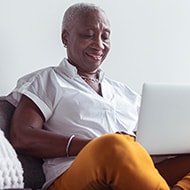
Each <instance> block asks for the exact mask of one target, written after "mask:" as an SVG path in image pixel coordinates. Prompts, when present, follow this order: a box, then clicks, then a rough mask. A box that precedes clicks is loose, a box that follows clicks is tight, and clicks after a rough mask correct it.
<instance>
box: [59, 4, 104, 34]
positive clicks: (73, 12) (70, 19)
mask: <svg viewBox="0 0 190 190" xmlns="http://www.w3.org/2000/svg"><path fill="white" fill-rule="evenodd" d="M94 10H96V11H101V12H103V13H105V12H104V10H103V9H101V8H100V7H98V6H96V5H94V4H92V3H76V4H74V5H72V6H70V7H69V8H68V9H67V10H66V12H65V14H64V16H63V21H62V32H63V31H64V30H69V29H70V28H71V27H72V24H73V23H74V21H75V20H76V18H77V17H78V16H79V15H81V13H86V12H89V11H94Z"/></svg>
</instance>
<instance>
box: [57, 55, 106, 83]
mask: <svg viewBox="0 0 190 190" xmlns="http://www.w3.org/2000/svg"><path fill="white" fill-rule="evenodd" d="M55 70H56V72H58V73H59V74H61V75H64V76H65V75H66V76H67V77H69V78H71V79H75V78H78V77H79V75H78V73H77V68H76V67H75V66H74V65H72V64H70V63H69V62H68V60H67V59H66V58H64V59H63V60H62V61H61V63H60V64H59V66H58V67H56V68H55ZM103 78H104V72H103V71H102V70H101V69H99V81H100V82H102V80H103Z"/></svg>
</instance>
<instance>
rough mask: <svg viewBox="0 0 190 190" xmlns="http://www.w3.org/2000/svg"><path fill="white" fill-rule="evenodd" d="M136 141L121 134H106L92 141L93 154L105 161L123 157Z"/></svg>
mask: <svg viewBox="0 0 190 190" xmlns="http://www.w3.org/2000/svg"><path fill="white" fill-rule="evenodd" d="M133 142H134V141H133V140H132V139H130V138H129V139H128V138H126V137H125V136H124V135H119V134H106V135H103V136H101V137H99V138H97V139H95V140H94V141H92V144H91V146H92V147H91V148H92V150H93V151H92V152H93V153H94V154H96V155H101V156H102V157H104V158H105V159H106V158H108V159H110V158H118V157H122V156H123V154H124V152H125V151H127V150H130V149H131V146H132V144H131V143H133Z"/></svg>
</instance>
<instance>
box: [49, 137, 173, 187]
mask: <svg viewBox="0 0 190 190" xmlns="http://www.w3.org/2000/svg"><path fill="white" fill-rule="evenodd" d="M128 189H129V190H142V189H146V190H169V189H170V188H169V186H168V185H167V183H166V181H165V180H164V179H163V178H162V177H161V175H160V174H159V172H158V171H157V169H156V168H155V166H154V164H153V162H152V159H151V157H150V156H149V154H148V153H147V152H146V151H145V150H144V148H143V147H142V146H141V145H140V144H138V143H137V142H135V141H134V138H133V137H130V136H129V135H119V134H108V135H103V136H102V137H99V138H97V139H94V140H93V141H91V142H90V143H89V144H88V145H86V146H85V147H84V148H83V149H82V151H81V152H80V153H79V154H78V156H77V157H76V158H75V160H74V162H73V163H72V165H71V166H70V168H69V169H68V170H67V171H66V172H64V173H63V174H62V175H61V176H60V177H58V178H57V179H56V180H55V182H54V183H53V184H52V185H51V186H50V187H49V190H128Z"/></svg>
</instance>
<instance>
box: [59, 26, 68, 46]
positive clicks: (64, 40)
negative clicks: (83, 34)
mask: <svg viewBox="0 0 190 190" xmlns="http://www.w3.org/2000/svg"><path fill="white" fill-rule="evenodd" d="M61 39H62V43H63V45H64V46H67V41H68V32H67V31H66V30H63V32H62V34H61Z"/></svg>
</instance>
